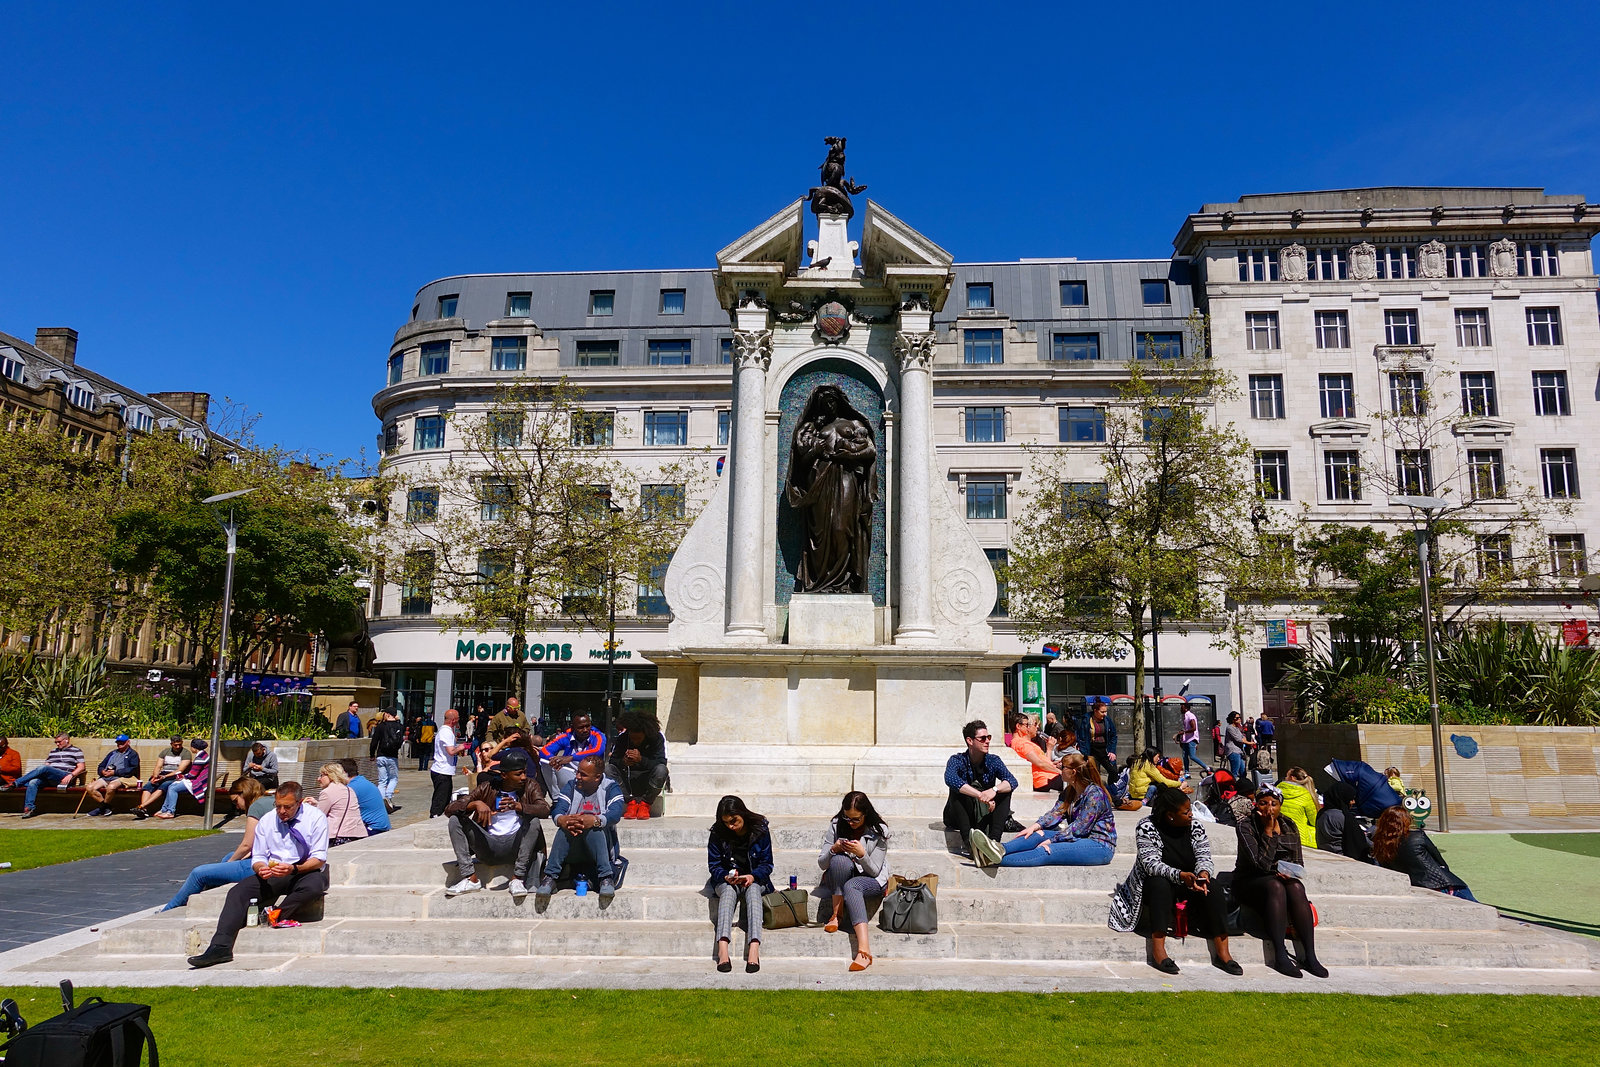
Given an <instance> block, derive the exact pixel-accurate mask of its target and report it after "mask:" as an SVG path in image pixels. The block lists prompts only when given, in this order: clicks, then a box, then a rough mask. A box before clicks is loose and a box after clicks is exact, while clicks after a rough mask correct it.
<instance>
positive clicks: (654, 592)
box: [634, 563, 672, 615]
mask: <svg viewBox="0 0 1600 1067" xmlns="http://www.w3.org/2000/svg"><path fill="white" fill-rule="evenodd" d="M666 584H667V564H665V563H654V564H651V566H650V570H649V571H648V572H647V573H644V574H640V575H639V592H638V599H637V600H636V601H635V602H634V614H636V615H667V614H670V613H671V611H672V609H671V608H669V607H668V606H667V594H666Z"/></svg>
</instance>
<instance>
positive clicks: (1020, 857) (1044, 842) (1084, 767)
mask: <svg viewBox="0 0 1600 1067" xmlns="http://www.w3.org/2000/svg"><path fill="white" fill-rule="evenodd" d="M1061 773H1062V777H1063V779H1064V780H1065V781H1066V785H1064V786H1062V788H1061V799H1060V800H1058V801H1056V804H1055V806H1054V807H1052V808H1051V809H1050V810H1049V811H1047V812H1045V814H1043V815H1041V816H1040V817H1039V820H1038V821H1037V822H1035V823H1034V824H1033V825H1032V826H1028V827H1025V828H1024V829H1023V831H1022V833H1021V834H1019V835H1017V836H1016V837H1014V838H1012V839H1011V840H1010V841H1008V842H1006V844H1005V845H1004V847H1001V846H999V845H995V844H994V843H993V842H989V840H988V838H985V839H984V841H983V842H979V846H978V847H977V848H975V849H973V855H974V856H975V857H977V858H978V864H979V865H980V866H984V867H990V866H997V865H998V866H1001V867H1099V866H1102V865H1104V864H1107V863H1110V862H1111V857H1112V856H1113V855H1115V854H1116V851H1117V822H1116V813H1115V809H1114V808H1113V807H1112V804H1111V794H1110V793H1108V792H1107V791H1106V787H1105V783H1104V782H1102V781H1101V779H1100V768H1099V767H1098V766H1097V765H1096V764H1095V762H1094V760H1092V759H1090V758H1089V757H1088V756H1081V755H1077V754H1072V755H1068V756H1067V757H1066V758H1064V759H1063V760H1062V761H1061ZM985 842H987V843H988V844H990V845H992V847H990V848H986V847H983V846H984V843H985Z"/></svg>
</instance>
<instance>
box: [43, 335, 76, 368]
mask: <svg viewBox="0 0 1600 1067" xmlns="http://www.w3.org/2000/svg"><path fill="white" fill-rule="evenodd" d="M33 347H35V348H37V349H39V351H41V352H46V353H49V354H50V355H52V356H54V357H56V358H57V359H59V360H60V361H61V362H63V363H65V364H66V365H67V366H69V367H71V366H74V365H75V364H76V363H77V362H78V331H77V330H74V329H72V328H71V327H70V326H41V327H39V328H38V329H37V330H35V331H33Z"/></svg>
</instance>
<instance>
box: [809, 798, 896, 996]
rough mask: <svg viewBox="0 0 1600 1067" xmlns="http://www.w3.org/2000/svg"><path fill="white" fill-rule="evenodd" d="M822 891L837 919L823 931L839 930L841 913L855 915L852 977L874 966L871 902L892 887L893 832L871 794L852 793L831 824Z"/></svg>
mask: <svg viewBox="0 0 1600 1067" xmlns="http://www.w3.org/2000/svg"><path fill="white" fill-rule="evenodd" d="M817 866H818V867H821V868H822V872H823V874H822V886H823V888H824V889H825V890H826V891H827V892H828V894H829V895H830V896H831V897H832V898H833V913H832V917H831V918H830V919H829V920H828V922H827V925H826V926H824V927H823V929H825V930H827V931H828V933H830V934H831V933H833V932H834V931H836V930H838V929H839V913H840V911H841V910H842V911H845V912H847V913H848V914H849V917H850V925H851V926H853V927H855V932H856V955H855V959H853V960H851V961H850V969H851V970H852V971H864V970H866V969H867V968H868V967H871V966H872V952H871V951H870V946H869V945H868V942H867V901H866V898H867V897H881V896H883V890H884V887H885V886H886V885H888V884H889V832H888V830H887V829H886V828H885V827H884V825H883V819H882V818H881V817H880V816H879V815H878V812H877V809H875V808H874V807H873V806H872V801H871V800H869V799H868V798H867V794H865V793H863V792H861V791H860V790H852V791H851V792H849V793H846V794H845V795H844V800H842V801H840V803H839V814H837V815H835V816H834V817H833V821H832V822H831V823H829V824H828V836H827V838H826V839H825V840H824V841H823V842H822V854H821V855H819V856H818V857H817Z"/></svg>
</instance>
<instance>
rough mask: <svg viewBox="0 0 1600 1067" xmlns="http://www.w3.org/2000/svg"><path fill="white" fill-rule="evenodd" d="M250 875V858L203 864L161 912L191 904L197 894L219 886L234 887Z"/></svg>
mask: <svg viewBox="0 0 1600 1067" xmlns="http://www.w3.org/2000/svg"><path fill="white" fill-rule="evenodd" d="M232 855H233V851H232V850H231V849H230V850H229V851H228V856H232ZM249 873H250V857H249V856H246V857H245V858H244V859H242V860H235V859H229V858H227V856H224V857H223V858H222V860H221V861H220V862H217V863H202V864H201V865H200V866H198V867H196V868H195V869H194V870H192V871H190V872H189V877H188V878H187V879H185V880H184V883H183V885H182V886H180V887H179V888H178V891H177V893H175V894H174V895H173V897H172V899H171V900H169V901H167V902H166V904H165V905H164V906H163V907H162V908H161V910H162V911H171V910H172V909H173V908H181V907H183V906H184V905H185V904H187V903H189V898H190V897H192V896H194V895H195V894H196V893H204V892H205V891H206V890H207V889H215V888H216V887H217V886H219V885H232V884H233V883H234V882H242V881H244V880H245V876H246V875H248V874H249Z"/></svg>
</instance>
